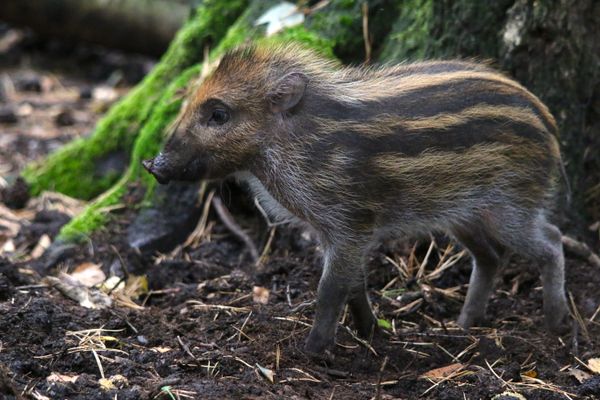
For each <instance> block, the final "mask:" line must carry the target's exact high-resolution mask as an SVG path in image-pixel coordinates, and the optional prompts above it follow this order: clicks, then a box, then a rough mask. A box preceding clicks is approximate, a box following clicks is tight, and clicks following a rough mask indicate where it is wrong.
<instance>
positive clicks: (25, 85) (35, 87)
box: [15, 74, 42, 93]
mask: <svg viewBox="0 0 600 400" xmlns="http://www.w3.org/2000/svg"><path fill="white" fill-rule="evenodd" d="M15 86H16V88H17V90H18V91H21V92H36V93H41V92H42V82H41V79H40V77H39V76H37V75H34V74H27V75H25V76H23V77H21V78H20V79H18V80H17V81H16V82H15Z"/></svg>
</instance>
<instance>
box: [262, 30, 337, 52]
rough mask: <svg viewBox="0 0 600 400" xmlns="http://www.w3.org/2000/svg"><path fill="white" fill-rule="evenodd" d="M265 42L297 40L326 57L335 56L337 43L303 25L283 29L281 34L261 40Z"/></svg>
mask: <svg viewBox="0 0 600 400" xmlns="http://www.w3.org/2000/svg"><path fill="white" fill-rule="evenodd" d="M261 42H265V43H278V42H280V43H287V42H296V43H300V44H302V45H303V46H305V47H307V48H310V49H313V50H316V51H317V52H319V53H321V54H322V55H324V56H325V57H329V58H335V55H334V54H333V48H334V46H335V43H334V42H333V41H332V40H329V39H325V38H324V37H322V36H320V35H319V34H318V33H315V32H312V31H309V30H307V29H306V27H305V26H303V25H298V26H294V27H291V28H287V29H285V30H283V31H282V32H281V33H280V34H279V35H277V36H272V37H269V38H265V39H263V40H261Z"/></svg>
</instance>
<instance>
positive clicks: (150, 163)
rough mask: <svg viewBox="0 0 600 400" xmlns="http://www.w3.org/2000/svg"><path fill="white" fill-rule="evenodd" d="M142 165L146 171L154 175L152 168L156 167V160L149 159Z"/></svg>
mask: <svg viewBox="0 0 600 400" xmlns="http://www.w3.org/2000/svg"><path fill="white" fill-rule="evenodd" d="M142 165H143V166H144V168H145V169H146V171H148V172H150V173H152V166H153V165H154V158H149V159H148V160H144V161H142Z"/></svg>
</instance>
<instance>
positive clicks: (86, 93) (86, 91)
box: [79, 86, 92, 100]
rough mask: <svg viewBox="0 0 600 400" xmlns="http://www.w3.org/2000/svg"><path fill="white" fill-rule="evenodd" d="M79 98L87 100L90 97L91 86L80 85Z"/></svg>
mask: <svg viewBox="0 0 600 400" xmlns="http://www.w3.org/2000/svg"><path fill="white" fill-rule="evenodd" d="M79 98H80V99H82V100H89V99H91V98H92V88H90V87H89V86H86V87H82V88H81V89H79Z"/></svg>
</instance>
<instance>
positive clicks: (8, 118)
mask: <svg viewBox="0 0 600 400" xmlns="http://www.w3.org/2000/svg"><path fill="white" fill-rule="evenodd" d="M17 122H19V118H18V117H17V113H15V109H14V108H13V107H12V106H4V107H0V123H3V124H14V123H17Z"/></svg>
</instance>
